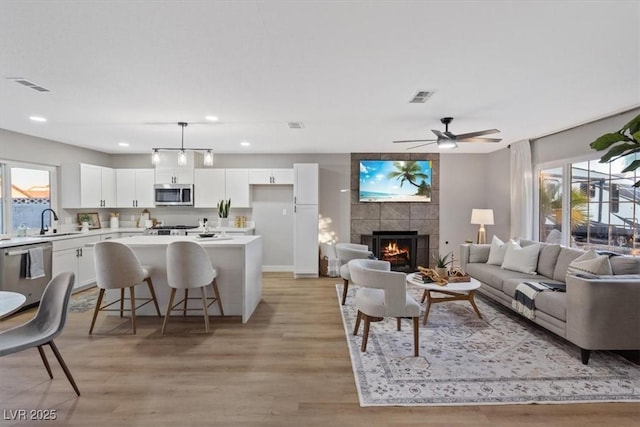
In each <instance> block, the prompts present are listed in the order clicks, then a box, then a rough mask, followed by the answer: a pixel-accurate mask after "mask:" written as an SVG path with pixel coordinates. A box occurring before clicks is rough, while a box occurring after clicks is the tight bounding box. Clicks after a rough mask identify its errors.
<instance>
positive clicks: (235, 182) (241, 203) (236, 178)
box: [224, 169, 251, 208]
mask: <svg viewBox="0 0 640 427" xmlns="http://www.w3.org/2000/svg"><path fill="white" fill-rule="evenodd" d="M249 190H250V189H249V169H225V197H224V198H225V199H231V207H232V208H250V207H251V197H250V194H251V192H250V191H249Z"/></svg>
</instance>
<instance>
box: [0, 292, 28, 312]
mask: <svg viewBox="0 0 640 427" xmlns="http://www.w3.org/2000/svg"><path fill="white" fill-rule="evenodd" d="M26 300H27V297H25V296H24V295H22V294H20V293H18V292H9V291H0V318H3V317H5V316H8V315H10V314H11V313H13V312H15V311H16V310H17V309H19V308H20V307H21V306H22V304H24V302H25V301H26Z"/></svg>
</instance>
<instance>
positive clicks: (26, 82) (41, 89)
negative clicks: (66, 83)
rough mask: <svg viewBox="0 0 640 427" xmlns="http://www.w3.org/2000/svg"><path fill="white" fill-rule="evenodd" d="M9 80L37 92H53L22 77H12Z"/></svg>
mask: <svg viewBox="0 0 640 427" xmlns="http://www.w3.org/2000/svg"><path fill="white" fill-rule="evenodd" d="M9 80H13V81H14V82H16V83H18V84H19V85H22V86H26V87H28V88H31V89H33V90H36V91H38V92H51V91H50V90H49V89H47V88H46V87H43V86H40V85H37V84H35V83H33V82H30V81H29V80H25V79H23V78H22V77H10V78H9Z"/></svg>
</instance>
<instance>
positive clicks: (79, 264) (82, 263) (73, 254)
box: [52, 236, 100, 289]
mask: <svg viewBox="0 0 640 427" xmlns="http://www.w3.org/2000/svg"><path fill="white" fill-rule="evenodd" d="M98 241H100V236H90V237H78V238H73V239H63V240H56V241H54V242H53V252H52V254H53V255H52V258H53V264H52V265H53V267H52V275H53V277H55V276H56V275H58V274H59V273H62V272H65V271H70V272H72V273H74V274H75V275H76V282H75V284H74V289H76V288H80V287H84V286H87V285H90V284H93V283H95V281H96V272H95V266H94V260H93V258H94V257H93V248H92V247H86V246H85V245H86V244H88V243H96V242H98Z"/></svg>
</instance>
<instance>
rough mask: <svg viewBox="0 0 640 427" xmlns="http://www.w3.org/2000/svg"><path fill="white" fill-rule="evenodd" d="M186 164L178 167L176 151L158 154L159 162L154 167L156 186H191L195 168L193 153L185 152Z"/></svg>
mask: <svg viewBox="0 0 640 427" xmlns="http://www.w3.org/2000/svg"><path fill="white" fill-rule="evenodd" d="M185 154H186V156H187V164H186V165H182V166H180V165H178V152H177V151H164V152H163V151H161V152H159V153H158V156H159V159H160V160H159V162H158V164H157V165H156V180H155V182H156V184H193V182H194V176H193V170H194V168H195V158H194V156H195V153H194V152H193V151H186V152H185Z"/></svg>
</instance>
